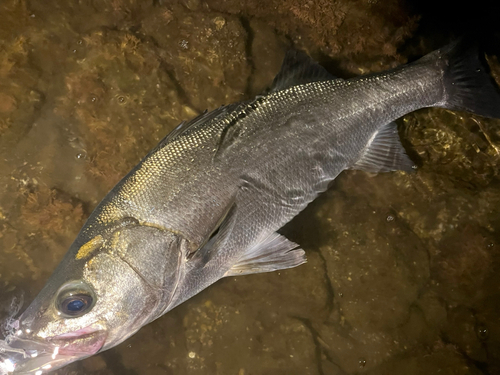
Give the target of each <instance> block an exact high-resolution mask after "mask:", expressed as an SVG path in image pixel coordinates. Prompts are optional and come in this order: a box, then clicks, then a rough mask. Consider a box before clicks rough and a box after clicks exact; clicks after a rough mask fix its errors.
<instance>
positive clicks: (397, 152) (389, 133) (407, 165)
mask: <svg viewBox="0 0 500 375" xmlns="http://www.w3.org/2000/svg"><path fill="white" fill-rule="evenodd" d="M350 169H361V170H363V171H366V172H374V173H378V172H390V171H397V170H402V171H407V172H409V171H412V170H414V169H415V163H413V162H412V161H411V160H410V158H409V157H408V155H406V151H405V149H404V148H403V146H402V145H401V142H400V140H399V135H398V128H397V124H396V123H395V122H390V123H388V124H387V125H384V126H383V127H382V128H381V129H380V130H379V131H378V132H377V133H375V135H374V136H373V138H372V140H371V142H370V143H369V144H368V145H367V146H366V148H365V150H364V151H363V154H362V155H361V158H360V159H359V160H358V161H357V162H356V164H354V165H353V166H352V167H351V168H350Z"/></svg>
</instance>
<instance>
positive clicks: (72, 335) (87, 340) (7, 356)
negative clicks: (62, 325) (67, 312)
mask: <svg viewBox="0 0 500 375" xmlns="http://www.w3.org/2000/svg"><path fill="white" fill-rule="evenodd" d="M106 338H107V333H106V331H104V330H102V329H100V328H95V327H92V326H89V327H85V328H82V329H79V330H77V331H73V332H68V333H64V334H61V335H57V336H51V337H47V338H45V339H43V340H40V339H32V338H22V337H20V335H19V336H17V335H13V336H10V337H8V339H7V343H6V344H7V345H3V346H0V348H2V349H3V353H2V352H0V365H1V364H2V361H3V363H8V364H9V366H10V368H11V370H10V371H9V372H7V373H8V374H9V373H14V374H35V375H40V374H43V373H46V372H49V371H53V370H55V369H58V368H61V367H63V366H66V365H67V364H69V363H71V362H74V361H77V360H80V359H83V358H86V357H89V356H91V355H93V354H95V353H97V352H98V351H99V350H101V348H102V347H103V346H104V343H105V341H106ZM7 346H8V347H7ZM9 348H11V349H12V350H10V349H9ZM0 374H2V375H3V373H2V371H1V366H0Z"/></svg>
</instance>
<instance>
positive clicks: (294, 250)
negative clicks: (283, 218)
mask: <svg viewBox="0 0 500 375" xmlns="http://www.w3.org/2000/svg"><path fill="white" fill-rule="evenodd" d="M298 246H299V245H297V244H296V243H294V242H292V241H289V240H288V239H286V238H285V237H284V236H282V235H280V234H278V233H273V234H271V235H270V236H268V237H267V238H266V239H265V240H264V241H262V242H259V243H258V244H256V245H255V246H253V247H251V248H249V249H248V250H247V251H246V252H245V254H243V256H242V257H241V259H240V260H239V261H238V262H237V263H236V264H235V265H234V266H233V267H232V268H231V269H230V270H229V271H227V272H226V274H225V275H224V276H239V275H248V274H252V273H262V272H272V271H276V270H282V269H286V268H292V267H296V266H299V265H301V264H303V263H305V262H306V261H307V260H306V256H305V252H304V250H302V249H301V248H299V247H298Z"/></svg>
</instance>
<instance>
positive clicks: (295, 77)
mask: <svg viewBox="0 0 500 375" xmlns="http://www.w3.org/2000/svg"><path fill="white" fill-rule="evenodd" d="M333 79H341V78H337V77H335V76H334V75H332V74H330V73H328V72H327V71H326V69H325V68H323V67H322V66H321V65H319V64H318V63H317V62H316V61H314V60H313V59H312V58H311V57H310V56H309V55H308V54H306V53H305V52H303V51H298V50H290V51H288V52H287V53H286V55H285V58H284V59H283V63H282V64H281V69H280V71H279V73H278V75H277V76H276V77H275V78H274V81H273V84H272V85H271V89H270V92H276V91H281V90H284V89H286V88H289V87H292V86H297V85H303V84H305V83H309V82H318V81H331V80H333Z"/></svg>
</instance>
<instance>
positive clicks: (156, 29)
mask: <svg viewBox="0 0 500 375" xmlns="http://www.w3.org/2000/svg"><path fill="white" fill-rule="evenodd" d="M168 11H169V12H171V13H172V14H175V17H174V18H173V19H172V20H171V21H170V22H168V23H165V21H164V19H163V18H162V13H161V12H159V13H158V14H152V15H151V16H150V17H149V18H148V19H147V20H145V22H144V23H143V31H144V33H146V34H147V35H149V36H150V37H152V38H154V40H155V43H157V44H158V45H159V46H160V47H161V48H162V49H163V51H164V53H162V57H163V58H164V59H165V62H166V64H167V67H168V68H169V69H172V71H173V74H174V76H175V79H176V87H178V88H179V89H180V90H182V93H183V94H184V98H185V99H186V100H187V101H188V102H189V103H190V104H191V105H192V106H193V107H195V108H197V109H198V110H204V109H206V108H215V107H218V106H220V105H222V104H229V103H231V102H234V101H241V100H242V99H243V94H244V93H245V91H246V86H247V81H248V76H249V74H250V66H249V64H248V62H247V53H246V43H247V38H248V35H247V32H246V31H245V29H244V28H243V26H242V25H241V22H240V21H239V19H238V18H237V17H234V16H228V15H223V14H220V13H215V12H214V13H211V12H187V11H186V10H185V9H184V8H179V7H175V6H173V8H172V9H168Z"/></svg>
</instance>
